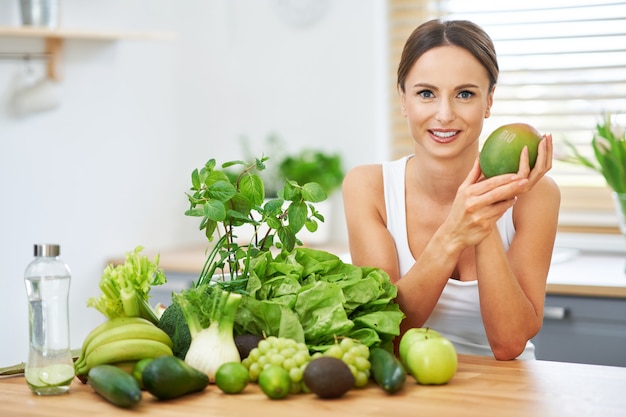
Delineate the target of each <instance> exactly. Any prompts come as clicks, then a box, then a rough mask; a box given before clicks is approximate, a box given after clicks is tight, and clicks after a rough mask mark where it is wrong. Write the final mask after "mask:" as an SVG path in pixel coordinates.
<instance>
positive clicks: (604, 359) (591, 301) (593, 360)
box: [533, 294, 626, 366]
mask: <svg viewBox="0 0 626 417" xmlns="http://www.w3.org/2000/svg"><path fill="white" fill-rule="evenodd" d="M545 309H546V311H545V314H544V321H543V327H542V329H541V331H540V332H539V334H538V335H537V336H536V337H535V339H534V340H533V342H534V343H535V347H536V355H537V359H543V360H553V361H561V362H576V363H589V364H596V365H614V366H626V298H608V297H585V296H572V295H551V294H548V295H546V302H545Z"/></svg>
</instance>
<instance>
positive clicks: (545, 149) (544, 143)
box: [517, 135, 552, 193]
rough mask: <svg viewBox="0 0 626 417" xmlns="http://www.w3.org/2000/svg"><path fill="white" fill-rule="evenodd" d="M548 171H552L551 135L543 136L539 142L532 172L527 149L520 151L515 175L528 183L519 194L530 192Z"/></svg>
mask: <svg viewBox="0 0 626 417" xmlns="http://www.w3.org/2000/svg"><path fill="white" fill-rule="evenodd" d="M550 169H552V135H543V139H542V140H541V142H539V149H538V152H537V161H536V162H535V166H534V167H533V169H532V171H531V169H530V163H529V158H528V148H527V147H524V149H522V154H521V155H520V160H519V170H518V171H517V175H518V176H519V177H520V178H527V179H528V183H526V186H525V187H524V188H523V189H522V190H521V191H520V193H525V192H527V191H530V190H531V189H532V188H533V187H534V186H535V184H537V182H538V181H539V180H540V179H541V177H543V176H544V175H545V174H546V172H548V171H550Z"/></svg>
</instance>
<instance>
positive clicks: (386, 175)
mask: <svg viewBox="0 0 626 417" xmlns="http://www.w3.org/2000/svg"><path fill="white" fill-rule="evenodd" d="M408 158H410V156H406V157H403V158H401V159H398V160H396V161H391V162H383V164H382V168H383V184H384V193H385V207H386V210H387V230H389V233H391V236H392V237H393V239H394V242H395V244H396V250H397V252H398V262H399V265H400V276H401V277H403V276H404V275H405V274H406V273H407V272H408V271H409V269H411V267H412V266H413V265H414V264H415V258H414V257H413V254H412V253H411V250H410V248H409V242H408V238H407V227H406V210H405V207H406V205H405V193H404V182H405V170H406V162H407V160H408ZM497 227H498V231H499V232H500V237H501V238H502V243H503V244H504V249H505V250H508V249H509V245H510V244H511V241H512V240H513V236H515V227H514V225H513V209H512V208H511V209H509V210H507V211H506V212H505V213H504V215H503V216H502V217H501V218H500V219H499V220H498V222H497ZM424 327H430V328H432V329H434V330H437V331H438V332H440V333H441V334H442V335H444V336H445V337H447V338H448V339H450V341H452V343H454V345H455V347H456V349H457V352H458V353H464V354H472V355H483V356H491V355H493V353H492V351H491V348H490V347H489V342H488V341H487V335H486V333H485V327H484V325H483V321H482V317H481V314H480V303H479V297H478V282H477V281H459V280H456V279H452V278H450V279H448V282H447V284H446V286H445V288H444V290H443V292H442V293H441V297H439V301H438V302H437V305H436V306H435V308H434V310H433V312H432V313H431V315H430V317H429V318H428V320H427V321H426V323H424ZM518 359H535V347H534V345H533V344H532V342H530V341H529V342H528V343H527V344H526V348H525V350H524V352H522V354H521V355H520V356H519V357H518Z"/></svg>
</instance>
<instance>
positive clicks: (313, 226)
mask: <svg viewBox="0 0 626 417" xmlns="http://www.w3.org/2000/svg"><path fill="white" fill-rule="evenodd" d="M304 226H305V227H306V230H308V231H309V232H311V233H315V232H316V231H317V227H318V225H317V222H316V221H315V220H310V219H307V220H306V222H305V223H304Z"/></svg>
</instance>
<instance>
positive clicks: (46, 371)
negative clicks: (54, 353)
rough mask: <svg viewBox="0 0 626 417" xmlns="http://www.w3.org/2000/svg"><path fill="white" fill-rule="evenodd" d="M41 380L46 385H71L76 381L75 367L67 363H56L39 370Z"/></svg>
mask: <svg viewBox="0 0 626 417" xmlns="http://www.w3.org/2000/svg"><path fill="white" fill-rule="evenodd" d="M39 379H40V380H41V382H43V383H44V384H45V385H48V386H58V385H69V384H70V382H72V379H74V367H73V366H72V365H68V364H65V363H55V364H52V365H48V366H46V367H44V368H41V369H40V370H39Z"/></svg>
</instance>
